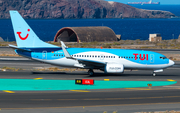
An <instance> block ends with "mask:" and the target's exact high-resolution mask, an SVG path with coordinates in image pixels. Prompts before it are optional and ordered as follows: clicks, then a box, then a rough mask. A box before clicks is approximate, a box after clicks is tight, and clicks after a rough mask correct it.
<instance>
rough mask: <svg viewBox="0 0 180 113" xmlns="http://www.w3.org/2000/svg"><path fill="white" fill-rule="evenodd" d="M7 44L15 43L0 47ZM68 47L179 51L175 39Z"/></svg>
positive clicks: (6, 54)
mask: <svg viewBox="0 0 180 113" xmlns="http://www.w3.org/2000/svg"><path fill="white" fill-rule="evenodd" d="M47 43H50V44H53V45H57V46H61V44H60V43H59V42H51V41H49V42H47ZM8 44H12V45H16V42H0V46H8ZM65 44H66V46H68V47H70V48H71V47H73V48H74V47H75V48H101V47H102V48H120V49H179V50H180V42H178V40H177V39H171V40H162V42H149V41H148V40H140V39H137V40H120V41H114V42H97V41H95V42H82V43H76V42H65ZM0 56H12V57H18V56H19V55H17V54H15V53H14V52H11V53H7V52H6V51H2V52H1V53H0ZM170 57H172V60H177V61H180V57H179V56H178V55H175V54H172V55H168V58H170Z"/></svg>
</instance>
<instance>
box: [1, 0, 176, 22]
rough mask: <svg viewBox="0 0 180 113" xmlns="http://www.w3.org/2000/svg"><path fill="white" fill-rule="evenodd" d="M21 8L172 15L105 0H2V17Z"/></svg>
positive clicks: (46, 14) (40, 12) (58, 13)
mask: <svg viewBox="0 0 180 113" xmlns="http://www.w3.org/2000/svg"><path fill="white" fill-rule="evenodd" d="M9 10H18V11H19V12H20V13H21V15H22V16H23V17H24V18H31V19H32V18H33V19H41V18H46V19H50V18H53V19H71V18H74V19H81V18H170V17H171V16H175V15H174V14H172V13H170V12H168V11H157V10H142V9H137V8H134V7H132V6H129V5H126V4H122V3H116V2H107V1H103V0H0V19H7V18H10V17H9Z"/></svg>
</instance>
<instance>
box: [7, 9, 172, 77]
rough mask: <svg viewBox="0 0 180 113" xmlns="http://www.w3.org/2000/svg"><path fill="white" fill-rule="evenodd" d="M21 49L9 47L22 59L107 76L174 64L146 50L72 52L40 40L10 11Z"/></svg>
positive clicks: (62, 44)
mask: <svg viewBox="0 0 180 113" xmlns="http://www.w3.org/2000/svg"><path fill="white" fill-rule="evenodd" d="M10 16H11V21H12V25H13V29H14V35H15V38H16V43H17V46H14V45H9V47H11V48H14V49H15V52H16V53H17V54H19V55H21V56H24V57H28V58H30V59H33V60H36V61H40V62H44V63H48V64H52V65H56V66H64V67H70V68H82V69H89V71H88V73H89V75H90V76H91V75H93V74H94V72H93V69H99V70H102V71H104V72H105V73H123V72H124V69H130V70H133V69H143V70H152V72H153V76H155V73H156V72H162V71H163V69H164V68H167V67H170V66H172V65H174V62H173V61H172V60H170V59H168V58H166V57H165V56H164V55H162V54H159V53H156V52H151V51H143V50H127V49H97V48H68V47H66V45H65V44H64V43H63V42H62V41H61V47H58V46H55V45H51V44H48V43H46V42H43V41H42V40H40V39H39V38H38V36H37V35H36V34H35V33H34V31H33V30H32V29H31V28H30V27H29V25H28V24H27V23H26V22H25V20H24V19H23V18H22V17H21V15H20V14H19V13H18V12H17V11H10Z"/></svg>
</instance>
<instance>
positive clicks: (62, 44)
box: [60, 41, 73, 59]
mask: <svg viewBox="0 0 180 113" xmlns="http://www.w3.org/2000/svg"><path fill="white" fill-rule="evenodd" d="M60 42H61V47H62V49H63V52H64V55H65V57H66V58H68V59H73V57H72V56H71V55H70V54H69V52H68V51H67V50H66V48H67V47H66V45H65V44H64V42H63V41H60Z"/></svg>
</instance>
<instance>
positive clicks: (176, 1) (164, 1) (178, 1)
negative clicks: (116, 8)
mask: <svg viewBox="0 0 180 113" xmlns="http://www.w3.org/2000/svg"><path fill="white" fill-rule="evenodd" d="M106 1H115V2H120V3H124V4H127V3H128V2H148V1H150V0H106ZM153 2H161V5H168V4H173V5H180V0H153Z"/></svg>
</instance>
